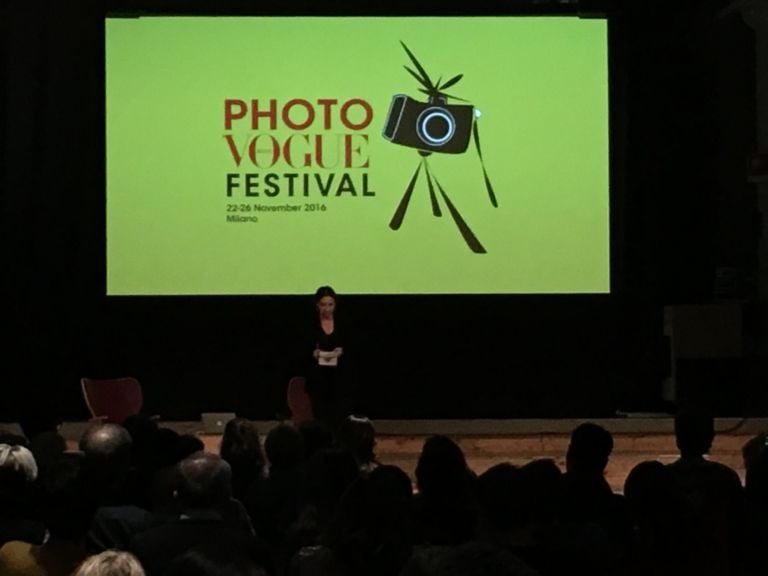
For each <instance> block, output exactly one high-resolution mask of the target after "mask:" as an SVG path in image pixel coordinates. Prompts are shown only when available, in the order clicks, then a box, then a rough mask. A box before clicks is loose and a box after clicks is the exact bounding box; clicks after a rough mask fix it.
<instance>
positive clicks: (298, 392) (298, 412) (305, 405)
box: [287, 376, 314, 424]
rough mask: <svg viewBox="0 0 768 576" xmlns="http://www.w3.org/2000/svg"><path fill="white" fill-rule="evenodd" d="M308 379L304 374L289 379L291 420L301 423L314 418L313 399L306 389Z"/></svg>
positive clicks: (288, 396) (288, 394) (288, 395)
mask: <svg viewBox="0 0 768 576" xmlns="http://www.w3.org/2000/svg"><path fill="white" fill-rule="evenodd" d="M306 384H307V380H306V378H304V377H303V376H294V377H293V378H291V379H290V380H289V381H288V393H287V400H288V408H290V410H291V420H293V423H294V424H301V423H302V422H306V421H308V420H313V419H314V414H313V412H312V401H311V400H310V398H309V394H307V390H306Z"/></svg>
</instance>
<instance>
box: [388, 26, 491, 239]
mask: <svg viewBox="0 0 768 576" xmlns="http://www.w3.org/2000/svg"><path fill="white" fill-rule="evenodd" d="M400 45H401V46H402V47H403V50H405V53H406V54H408V59H409V60H410V61H411V66H407V65H406V66H404V68H405V70H406V71H407V72H408V74H410V75H411V76H412V77H413V78H415V79H416V81H417V82H418V83H419V86H420V88H419V92H421V93H422V94H426V95H427V101H426V102H419V101H418V100H414V99H413V98H411V97H410V96H407V95H406V94H395V95H394V96H393V97H392V102H391V103H390V105H389V112H387V118H386V120H385V122H384V129H383V130H382V134H381V135H382V137H383V138H385V139H386V140H389V141H390V142H392V143H393V144H399V145H401V146H407V147H409V148H415V149H416V150H417V151H418V155H419V160H418V162H419V163H418V165H417V166H416V171H415V172H414V173H413V176H411V179H410V181H409V182H408V185H407V186H406V188H405V191H404V192H403V195H402V197H401V198H400V202H398V204H397V208H396V209H395V213H394V214H393V215H392V218H391V219H390V221H389V227H390V228H391V229H392V230H399V229H400V227H401V226H402V225H403V220H404V219H405V214H406V212H407V211H408V206H409V204H410V203H411V197H412V196H413V191H414V189H415V187H416V182H417V181H418V179H419V175H420V174H424V177H425V178H426V180H427V189H428V191H429V205H430V206H431V207H432V214H433V215H434V216H435V217H436V218H440V217H442V215H443V210H447V212H448V214H450V215H451V218H452V219H453V222H454V223H455V224H456V228H458V230H459V234H461V237H462V238H463V239H464V242H465V243H466V245H467V247H468V248H469V249H470V250H471V251H472V252H474V253H475V254H485V253H486V250H485V246H483V245H482V244H481V242H480V240H479V239H478V238H477V236H475V233H474V232H472V229H471V228H470V227H469V224H467V222H466V221H465V220H464V217H463V216H462V215H461V212H460V211H459V208H458V207H457V206H456V204H454V203H453V201H451V199H450V198H449V197H448V193H447V192H446V189H445V188H444V187H443V185H442V184H441V183H440V181H439V180H438V179H437V174H435V172H434V169H433V168H432V167H431V166H430V162H429V157H430V156H431V155H432V154H433V153H434V152H439V153H443V154H463V153H464V152H466V150H467V147H468V146H469V141H470V139H472V140H474V142H475V148H476V149H477V156H478V158H479V160H480V167H481V168H482V170H483V181H484V182H485V189H486V191H487V192H488V198H489V199H490V201H491V205H492V206H493V207H494V208H496V207H498V203H497V202H496V193H495V192H494V190H493V186H492V185H491V179H490V178H489V177H488V172H487V171H486V170H485V163H484V162H483V153H482V152H481V151H480V132H479V129H478V126H477V125H478V122H477V121H476V119H477V118H479V117H480V112H479V111H478V110H477V108H475V107H474V106H472V105H471V104H469V103H466V104H448V100H449V99H451V100H458V101H459V102H467V101H466V100H464V99H463V98H459V97H458V96H454V95H452V94H448V93H447V92H446V91H445V90H446V89H447V88H450V87H451V86H455V85H456V84H457V83H458V82H459V81H460V80H461V79H462V78H463V77H464V74H457V75H456V76H453V77H452V78H449V79H448V80H446V81H445V82H443V80H442V76H440V77H439V78H438V80H437V82H435V81H433V80H432V77H431V76H430V75H429V73H428V72H427V71H426V69H425V68H424V66H422V65H421V62H419V60H418V59H417V58H416V55H415V54H414V53H413V52H411V50H410V49H409V48H408V46H406V45H405V43H404V42H402V41H401V42H400ZM441 201H442V202H441ZM441 204H442V206H441Z"/></svg>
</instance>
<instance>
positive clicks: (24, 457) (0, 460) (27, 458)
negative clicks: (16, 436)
mask: <svg viewBox="0 0 768 576" xmlns="http://www.w3.org/2000/svg"><path fill="white" fill-rule="evenodd" d="M0 468H2V469H8V470H13V471H14V472H16V473H18V474H19V475H21V476H23V477H24V479H25V480H26V481H27V482H34V481H35V479H36V478H37V462H36V461H35V457H34V455H33V454H32V452H30V451H29V449H28V448H25V447H24V446H11V445H9V444H0Z"/></svg>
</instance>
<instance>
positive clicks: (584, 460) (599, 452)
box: [565, 422, 613, 474]
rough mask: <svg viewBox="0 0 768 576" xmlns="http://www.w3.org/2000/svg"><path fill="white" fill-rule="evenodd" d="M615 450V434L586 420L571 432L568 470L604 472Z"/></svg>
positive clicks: (567, 455)
mask: <svg viewBox="0 0 768 576" xmlns="http://www.w3.org/2000/svg"><path fill="white" fill-rule="evenodd" d="M612 451H613V436H612V435H611V433H610V432H608V430H606V429H605V428H603V427H602V426H600V425H599V424H595V423H594V422H585V423H583V424H580V425H578V426H577V427H576V428H574V430H573V432H571V443H570V444H569V445H568V452H567V454H566V459H565V462H566V468H567V470H568V472H571V473H572V472H577V473H584V472H587V473H592V474H602V473H603V472H604V471H605V467H606V466H607V465H608V458H609V457H610V455H611V452H612Z"/></svg>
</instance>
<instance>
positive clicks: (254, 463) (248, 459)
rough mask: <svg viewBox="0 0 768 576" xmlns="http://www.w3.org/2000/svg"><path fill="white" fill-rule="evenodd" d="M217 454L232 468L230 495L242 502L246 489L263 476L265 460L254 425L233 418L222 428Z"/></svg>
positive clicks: (243, 419) (248, 421) (241, 419)
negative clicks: (222, 432)
mask: <svg viewBox="0 0 768 576" xmlns="http://www.w3.org/2000/svg"><path fill="white" fill-rule="evenodd" d="M219 454H220V455H221V457H222V458H223V459H224V460H226V461H227V462H228V463H229V465H230V467H231V468H232V494H233V496H234V497H235V498H237V499H238V500H244V499H245V496H246V492H247V490H248V487H249V486H250V485H251V484H253V482H255V481H256V479H257V478H261V477H263V476H264V472H265V460H264V452H263V451H262V449H261V439H260V437H259V430H258V429H257V428H256V424H255V423H254V422H251V421H250V420H247V419H245V418H233V419H232V420H230V421H229V422H227V425H226V426H225V428H224V434H223V435H222V438H221V446H220V448H219Z"/></svg>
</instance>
